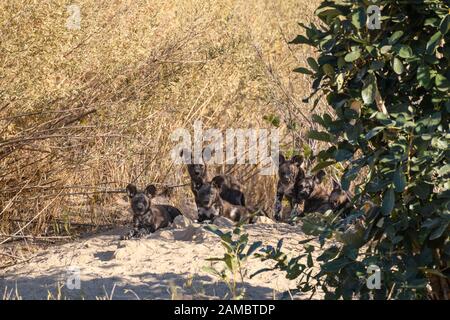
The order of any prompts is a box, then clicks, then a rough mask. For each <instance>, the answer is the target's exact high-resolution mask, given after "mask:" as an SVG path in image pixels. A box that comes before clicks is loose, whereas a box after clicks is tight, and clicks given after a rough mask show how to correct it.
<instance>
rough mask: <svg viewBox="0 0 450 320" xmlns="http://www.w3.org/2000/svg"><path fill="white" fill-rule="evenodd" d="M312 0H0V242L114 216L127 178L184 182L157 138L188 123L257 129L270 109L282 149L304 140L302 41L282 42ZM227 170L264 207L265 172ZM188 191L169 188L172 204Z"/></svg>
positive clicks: (306, 52)
mask: <svg viewBox="0 0 450 320" xmlns="http://www.w3.org/2000/svg"><path fill="white" fill-rule="evenodd" d="M319 2H320V1H319V0H310V1H303V0H302V1H295V0H283V1H269V0H217V1H209V0H207V1H203V0H202V1H200V0H199V1H195V0H170V1H167V0H152V1H150V0H127V1H94V0H74V1H66V0H51V1H41V0H34V1H25V0H3V1H1V2H0V39H1V41H0V168H1V170H0V234H1V235H2V236H1V237H0V243H4V242H6V241H10V240H13V239H15V238H21V237H24V236H29V235H55V234H56V235H61V234H62V235H64V234H66V233H68V232H69V233H70V232H73V228H74V227H75V226H76V223H85V224H92V225H99V224H114V223H116V222H117V220H118V219H121V218H122V217H123V212H122V211H123V210H122V208H120V207H117V205H116V204H115V198H116V197H117V195H118V194H116V193H115V192H119V191H121V190H123V188H124V187H125V186H126V184H127V183H129V182H130V181H135V182H136V183H137V184H138V185H140V186H144V185H145V184H147V183H149V182H154V183H160V184H169V185H178V184H183V183H186V182H187V181H188V179H187V174H186V172H185V170H184V168H182V167H180V166H175V165H173V164H172V162H171V159H170V157H169V151H170V150H171V149H172V148H173V147H174V142H172V141H171V140H170V138H169V135H170V133H172V132H173V130H175V129H176V128H179V127H184V128H188V129H191V128H192V124H193V122H194V121H195V120H202V121H203V123H204V126H205V127H211V128H219V129H225V128H269V127H270V126H271V124H270V123H268V122H267V121H265V120H264V119H263V117H264V116H265V115H278V116H280V117H281V120H282V122H281V123H282V126H281V128H280V129H281V133H282V134H281V138H282V146H283V150H289V149H293V148H300V146H301V144H302V143H307V141H305V140H304V133H305V130H306V129H307V128H308V126H309V114H310V111H311V105H308V104H304V103H302V98H304V97H305V96H307V95H308V93H309V92H310V83H309V80H308V78H307V77H305V76H303V75H299V74H295V73H292V69H293V68H295V67H296V66H299V65H306V62H305V61H306V58H307V57H309V56H313V55H314V52H312V51H310V49H309V48H306V47H303V46H289V45H288V44H287V41H288V40H291V39H293V38H294V37H295V35H296V34H297V33H298V32H300V31H301V30H300V27H299V26H298V24H297V23H298V22H305V23H307V22H309V21H310V20H311V19H313V11H314V9H315V7H316V6H317V5H318V3H319ZM69 4H77V5H79V6H80V8H81V18H82V20H81V29H80V30H69V29H67V28H66V21H67V19H68V12H67V5H69ZM318 108H324V106H323V105H319V107H318ZM293 123H296V124H297V129H295V130H293V131H292V130H291V131H290V130H287V129H286V128H287V125H292V124H293ZM236 169H237V170H236V171H235V174H236V175H237V176H238V177H239V178H240V179H241V180H243V181H245V185H246V192H247V194H248V196H247V197H248V198H249V199H250V201H249V202H250V203H257V204H263V205H264V206H265V207H267V208H269V207H271V206H272V203H273V198H274V190H275V179H276V178H275V177H261V176H258V175H255V174H254V173H255V170H254V169H255V168H254V167H252V166H242V167H239V168H236ZM218 170H219V171H220V170H223V168H218ZM119 195H120V194H119ZM191 198H192V196H191V194H190V190H189V188H186V187H180V188H177V189H175V193H174V197H173V199H174V202H175V203H176V204H180V205H181V202H183V201H184V200H185V199H191ZM6 235H8V236H6ZM11 236H13V237H11Z"/></svg>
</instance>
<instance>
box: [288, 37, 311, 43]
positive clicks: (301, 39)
mask: <svg viewBox="0 0 450 320" xmlns="http://www.w3.org/2000/svg"><path fill="white" fill-rule="evenodd" d="M289 43H290V44H311V43H312V42H311V40H309V39H308V38H306V37H305V36H302V35H298V36H297V37H295V39H294V40H292V41H290V42H289Z"/></svg>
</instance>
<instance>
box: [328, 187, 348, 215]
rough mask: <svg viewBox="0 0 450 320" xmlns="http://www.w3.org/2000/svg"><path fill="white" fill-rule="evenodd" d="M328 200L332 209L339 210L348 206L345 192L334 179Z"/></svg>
mask: <svg viewBox="0 0 450 320" xmlns="http://www.w3.org/2000/svg"><path fill="white" fill-rule="evenodd" d="M328 201H329V203H330V206H331V208H332V209H333V210H341V209H343V208H347V207H349V206H350V201H349V200H348V197H347V193H346V192H345V191H344V190H342V188H341V186H340V185H339V184H338V183H336V182H335V181H334V180H333V191H331V193H330V196H329V199H328Z"/></svg>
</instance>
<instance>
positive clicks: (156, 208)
mask: <svg viewBox="0 0 450 320" xmlns="http://www.w3.org/2000/svg"><path fill="white" fill-rule="evenodd" d="M126 190H127V194H128V197H129V198H130V204H131V209H132V211H133V230H131V231H130V232H129V233H128V234H126V235H123V236H122V237H121V239H122V240H126V239H130V238H140V237H142V236H143V235H146V234H149V233H152V232H155V231H156V230H158V229H160V228H165V227H167V226H169V224H170V223H172V222H173V220H174V219H175V217H176V216H179V215H181V212H180V210H178V209H177V208H175V207H173V206H169V205H152V203H151V199H152V197H154V196H155V194H156V187H155V186H154V185H152V184H150V185H148V186H147V187H146V188H145V190H144V191H138V190H137V188H136V186H135V185H133V184H129V185H128V186H127V189H126Z"/></svg>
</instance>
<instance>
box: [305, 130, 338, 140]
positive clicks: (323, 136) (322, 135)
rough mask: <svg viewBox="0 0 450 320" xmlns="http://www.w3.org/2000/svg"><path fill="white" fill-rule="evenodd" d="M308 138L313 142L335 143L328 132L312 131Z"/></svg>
mask: <svg viewBox="0 0 450 320" xmlns="http://www.w3.org/2000/svg"><path fill="white" fill-rule="evenodd" d="M307 136H308V138H309V139H313V140H319V141H325V142H331V141H333V139H332V138H331V136H330V134H328V133H327V132H323V131H316V130H311V131H309V132H308V134H307Z"/></svg>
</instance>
